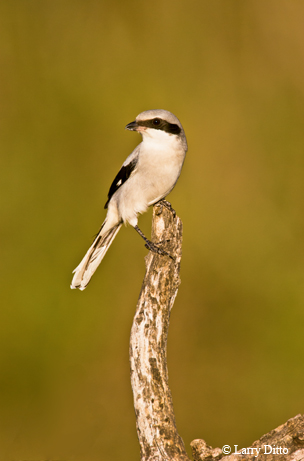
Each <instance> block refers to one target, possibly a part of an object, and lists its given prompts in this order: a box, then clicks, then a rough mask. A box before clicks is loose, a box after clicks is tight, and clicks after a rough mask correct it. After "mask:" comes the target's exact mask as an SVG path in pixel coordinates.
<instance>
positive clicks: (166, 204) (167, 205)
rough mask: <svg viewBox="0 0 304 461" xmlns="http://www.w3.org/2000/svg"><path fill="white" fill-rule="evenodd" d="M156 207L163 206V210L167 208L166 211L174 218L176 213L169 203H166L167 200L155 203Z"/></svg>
mask: <svg viewBox="0 0 304 461" xmlns="http://www.w3.org/2000/svg"><path fill="white" fill-rule="evenodd" d="M157 205H160V206H164V207H165V208H167V210H169V211H171V213H172V214H173V217H174V218H175V216H176V211H175V210H174V209H173V208H172V206H171V203H170V202H168V200H165V199H162V200H160V201H159V202H157Z"/></svg>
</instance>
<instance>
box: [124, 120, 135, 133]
mask: <svg viewBox="0 0 304 461" xmlns="http://www.w3.org/2000/svg"><path fill="white" fill-rule="evenodd" d="M137 128H138V125H137V123H136V121H134V122H131V123H128V125H126V127H125V130H130V131H137Z"/></svg>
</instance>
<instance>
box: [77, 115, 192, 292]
mask: <svg viewBox="0 0 304 461" xmlns="http://www.w3.org/2000/svg"><path fill="white" fill-rule="evenodd" d="M125 129H127V130H130V131H136V132H138V133H140V134H141V136H142V142H141V143H140V144H139V145H138V146H137V147H136V148H135V149H134V150H133V152H132V153H131V154H130V155H129V156H128V158H127V159H126V160H125V162H124V163H123V164H122V166H121V168H120V170H119V172H118V174H117V175H116V177H115V179H114V181H113V182H112V184H111V187H110V189H109V193H108V199H107V202H106V204H105V209H107V215H106V218H105V220H104V222H103V224H102V226H101V228H100V230H99V232H98V234H97V235H96V237H95V238H94V241H93V243H92V245H91V246H90V248H89V249H88V251H87V253H86V254H85V256H84V258H83V259H82V261H81V262H80V264H79V265H78V266H77V267H76V269H75V270H74V271H73V274H74V276H73V279H72V283H71V288H72V289H75V288H78V289H79V290H84V289H85V288H86V286H87V285H88V283H89V281H90V280H91V277H92V275H93V274H94V272H95V271H96V269H97V267H98V266H99V264H100V263H101V261H102V259H103V257H104V256H105V254H106V252H107V251H108V249H109V247H110V245H111V243H112V242H113V240H114V238H115V236H116V235H117V233H118V231H119V230H120V228H121V226H122V224H123V223H124V224H129V225H131V226H132V227H134V229H135V230H136V231H137V232H138V233H139V235H140V236H141V237H142V238H143V239H144V240H145V243H146V245H145V246H146V247H147V248H148V249H149V250H151V251H153V252H156V253H158V254H161V255H168V253H166V252H165V251H164V250H162V249H161V248H160V247H159V246H158V245H156V244H155V243H153V242H151V241H150V240H148V239H147V237H146V236H145V235H144V234H143V232H142V231H141V230H140V228H139V227H138V225H137V224H138V215H139V214H142V213H144V212H145V211H146V210H147V209H148V207H149V206H151V205H154V204H155V203H157V202H160V201H161V200H163V199H164V198H165V197H166V196H167V195H168V194H169V192H171V190H172V189H173V187H174V186H175V184H176V182H177V180H178V178H179V176H180V173H181V169H182V166H183V163H184V160H185V156H186V152H187V150H188V146H187V140H186V136H185V132H184V129H183V127H182V125H181V123H180V121H179V119H178V118H177V117H176V116H175V115H174V114H172V113H171V112H169V111H167V110H163V109H153V110H146V111H144V112H141V113H140V114H139V115H138V116H137V117H136V119H135V120H134V122H131V123H129V124H128V125H126V127H125ZM168 203H169V202H165V205H166V204H168ZM169 205H170V204H169ZM168 256H169V255H168Z"/></svg>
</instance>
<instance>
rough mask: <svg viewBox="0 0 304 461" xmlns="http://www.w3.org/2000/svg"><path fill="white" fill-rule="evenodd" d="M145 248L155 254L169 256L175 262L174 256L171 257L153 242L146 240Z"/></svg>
mask: <svg viewBox="0 0 304 461" xmlns="http://www.w3.org/2000/svg"><path fill="white" fill-rule="evenodd" d="M145 247H146V248H147V249H148V250H150V251H153V253H156V254H158V255H161V256H169V258H171V259H173V260H174V258H173V256H171V255H170V254H169V253H168V252H167V251H165V250H163V249H162V248H160V247H159V246H157V245H156V244H155V243H153V242H151V241H150V240H146V244H145Z"/></svg>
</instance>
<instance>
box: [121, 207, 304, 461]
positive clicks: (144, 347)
mask: <svg viewBox="0 0 304 461" xmlns="http://www.w3.org/2000/svg"><path fill="white" fill-rule="evenodd" d="M152 241H153V242H158V243H159V244H160V245H161V247H162V248H163V249H164V250H165V251H167V252H168V253H169V254H170V255H172V256H173V257H174V259H171V258H170V257H168V256H160V255H158V254H155V253H151V252H150V253H149V254H148V256H146V274H145V278H144V281H143V285H142V288H141V293H140V296H139V299H138V303H137V307H136V313H135V316H134V320H133V325H132V329H131V338H130V365H131V384H132V390H133V396H134V407H135V414H136V426H137V434H138V439H139V444H140V450H141V461H165V460H166V461H169V460H171V461H190V460H189V458H188V456H187V453H186V450H185V446H184V443H183V441H182V439H181V437H180V436H179V434H178V432H177V429H176V425H175V417H174V412H173V404H172V397H171V391H170V388H169V385H168V370H167V336H168V328H169V318H170V312H171V309H172V306H173V303H174V300H175V297H176V295H177V290H178V287H179V284H180V278H179V271H180V260H181V247H182V222H181V220H180V219H179V218H178V217H177V216H176V215H175V212H173V210H170V209H168V208H167V207H166V206H164V205H161V204H157V205H155V206H154V208H153V221H152ZM225 447H226V453H224V452H223V451H222V449H220V448H212V447H210V446H208V445H207V444H206V442H205V441H204V440H201V439H197V440H193V442H191V448H192V454H193V459H194V461H219V460H221V461H243V460H246V461H254V460H258V461H301V460H302V461H304V416H301V415H297V416H295V417H294V418H291V419H289V420H288V421H287V422H286V423H285V424H282V425H281V426H279V427H277V428H276V429H274V430H272V431H271V432H269V433H268V434H265V435H263V436H262V437H261V438H260V439H259V440H257V441H256V442H254V443H253V444H252V445H251V447H248V448H246V449H245V448H243V449H242V448H240V447H237V449H236V448H235V446H232V447H231V451H230V452H229V450H228V451H227V446H225ZM223 448H224V447H223ZM228 448H230V447H228ZM235 450H237V451H238V453H235ZM242 450H243V451H242ZM244 450H245V451H244ZM270 450H271V451H270ZM228 453H229V454H228ZM226 454H228V456H225V455H226Z"/></svg>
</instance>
